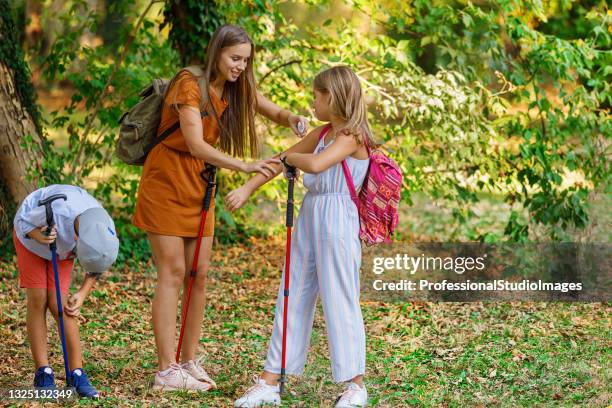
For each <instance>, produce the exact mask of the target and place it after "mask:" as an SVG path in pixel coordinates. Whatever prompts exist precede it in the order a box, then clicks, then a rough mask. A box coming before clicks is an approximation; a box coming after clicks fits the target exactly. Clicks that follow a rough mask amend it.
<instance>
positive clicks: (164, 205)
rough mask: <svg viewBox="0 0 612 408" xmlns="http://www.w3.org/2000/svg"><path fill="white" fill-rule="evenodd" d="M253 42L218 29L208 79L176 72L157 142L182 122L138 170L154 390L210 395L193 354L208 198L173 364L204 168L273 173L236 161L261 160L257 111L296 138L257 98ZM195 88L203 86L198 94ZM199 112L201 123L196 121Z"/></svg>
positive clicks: (266, 163)
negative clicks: (148, 264) (149, 277)
mask: <svg viewBox="0 0 612 408" xmlns="http://www.w3.org/2000/svg"><path fill="white" fill-rule="evenodd" d="M254 52H255V49H254V46H253V42H252V40H251V39H250V37H249V36H248V34H247V33H246V32H245V31H244V29H242V28H241V27H237V26H232V25H225V26H222V27H220V28H219V29H217V31H216V32H215V33H214V34H213V37H212V38H211V40H210V43H209V45H208V49H207V61H206V63H205V65H204V67H203V68H204V75H203V76H202V77H195V76H194V75H192V74H191V73H190V72H188V71H185V70H184V71H181V72H180V73H179V74H178V75H177V76H176V77H175V78H174V80H173V81H172V82H171V84H170V85H169V89H168V93H167V95H166V98H165V101H164V106H163V109H162V118H161V123H160V126H159V129H158V134H161V133H162V132H164V131H165V130H166V129H168V128H169V127H170V126H172V125H173V124H174V123H176V121H177V120H178V121H179V122H180V128H179V129H177V130H176V131H175V132H174V133H172V134H171V135H169V136H168V137H167V138H166V139H165V140H164V141H162V142H161V143H159V144H158V145H157V146H155V148H153V150H151V152H150V153H149V155H148V156H147V159H146V162H145V164H144V169H143V173H142V177H141V180H140V185H139V188H138V198H137V202H136V211H135V214H134V219H133V222H134V224H135V225H136V226H137V227H139V228H141V229H143V230H145V231H146V232H147V237H148V239H149V242H150V244H151V250H152V252H153V259H154V262H155V266H156V268H157V282H156V287H155V297H154V299H153V306H152V314H153V331H154V334H155V342H156V346H157V356H158V364H159V371H158V372H157V373H156V374H155V383H154V388H155V389H160V390H180V389H187V390H198V391H206V390H208V389H210V388H211V387H214V386H215V383H214V381H213V380H212V379H211V378H210V376H209V375H208V374H207V373H206V371H205V370H204V369H203V368H202V366H201V365H200V361H199V359H197V360H196V358H195V355H196V352H197V346H198V342H199V339H200V332H201V326H202V319H203V314H204V304H205V281H206V271H207V269H208V266H209V263H210V256H211V248H212V242H213V233H214V200H212V203H211V208H210V210H209V211H208V214H207V219H206V228H205V231H204V234H203V235H204V238H203V239H202V243H201V248H200V257H199V262H198V270H197V275H196V278H195V281H194V283H193V288H192V293H191V299H190V305H189V311H188V314H187V318H186V326H185V332H184V336H183V343H182V348H181V364H177V363H176V362H175V361H174V354H175V349H174V348H175V343H174V342H175V334H176V314H177V310H178V300H179V291H180V288H181V286H184V287H186V285H187V282H188V280H189V273H188V271H189V269H190V266H191V260H192V259H193V256H194V252H195V246H196V240H197V236H198V228H199V223H200V215H201V211H202V199H203V197H204V192H205V189H206V184H205V182H204V181H203V180H202V178H201V177H200V172H201V171H202V170H203V169H204V166H205V164H206V163H208V164H212V165H214V166H216V167H218V168H225V169H230V170H236V171H242V172H245V173H261V174H263V175H265V176H269V175H272V174H274V173H275V167H274V164H276V163H279V161H278V160H277V159H268V160H261V161H255V162H250V163H247V162H244V161H242V160H239V159H237V158H235V157H233V156H245V153H250V154H251V156H256V155H257V154H258V141H257V138H256V136H255V126H254V113H255V112H257V113H260V114H262V115H264V116H265V117H267V118H269V119H271V120H273V121H274V122H276V123H278V124H280V125H284V126H288V127H291V128H292V129H293V131H294V132H295V133H296V134H298V135H299V132H298V131H297V128H298V123H299V122H302V123H303V124H304V125H305V124H306V121H305V119H304V118H303V117H301V116H297V115H294V114H292V113H291V112H289V111H287V110H283V109H281V108H280V107H278V106H277V105H275V104H274V103H272V102H271V101H269V100H268V99H266V98H265V97H264V96H262V95H261V94H260V93H259V92H257V90H256V84H255V78H254V75H253V57H254ZM198 81H200V82H202V83H204V84H208V86H207V89H208V92H207V93H208V95H202V94H201V92H200V87H199V85H198ZM200 111H205V112H206V115H205V116H203V117H202V116H201V114H200Z"/></svg>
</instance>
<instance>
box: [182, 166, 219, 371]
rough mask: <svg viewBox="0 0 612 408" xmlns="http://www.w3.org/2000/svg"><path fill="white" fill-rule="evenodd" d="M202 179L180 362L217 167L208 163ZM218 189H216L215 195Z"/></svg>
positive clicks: (184, 313) (184, 307) (184, 314)
mask: <svg viewBox="0 0 612 408" xmlns="http://www.w3.org/2000/svg"><path fill="white" fill-rule="evenodd" d="M200 177H202V180H204V181H205V182H206V192H205V193H204V200H203V203H202V215H201V217H200V231H199V232H198V240H197V242H196V248H195V253H194V255H193V263H192V264H191V273H190V274H189V285H188V286H187V296H186V298H185V301H184V302H183V313H182V314H181V332H180V334H179V341H178V348H177V350H176V363H177V364H179V363H180V359H181V347H182V345H183V334H184V332H185V321H186V320H187V312H188V311H189V300H190V299H191V288H192V286H193V281H194V280H195V277H196V274H197V273H198V259H199V257H200V246H201V244H202V234H204V226H205V225H206V215H207V214H208V210H209V208H210V201H211V199H212V198H213V197H212V190H213V188H214V187H215V186H216V185H217V183H216V178H217V168H216V167H215V166H213V165H212V164H206V167H205V168H204V170H202V172H201V173H200ZM216 193H217V191H216V190H215V195H216Z"/></svg>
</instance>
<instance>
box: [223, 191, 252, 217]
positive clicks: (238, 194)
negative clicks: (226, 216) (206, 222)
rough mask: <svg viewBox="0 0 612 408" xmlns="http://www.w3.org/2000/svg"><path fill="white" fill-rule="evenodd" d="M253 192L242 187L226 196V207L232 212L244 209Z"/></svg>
mask: <svg viewBox="0 0 612 408" xmlns="http://www.w3.org/2000/svg"><path fill="white" fill-rule="evenodd" d="M250 196H251V191H250V189H249V188H247V187H245V186H240V187H238V188H237V189H235V190H232V191H230V192H229V193H227V195H226V196H225V206H226V207H227V209H228V210H229V211H230V212H234V211H236V210H237V209H239V208H242V206H244V205H245V204H246V202H247V201H248V200H249V197H250Z"/></svg>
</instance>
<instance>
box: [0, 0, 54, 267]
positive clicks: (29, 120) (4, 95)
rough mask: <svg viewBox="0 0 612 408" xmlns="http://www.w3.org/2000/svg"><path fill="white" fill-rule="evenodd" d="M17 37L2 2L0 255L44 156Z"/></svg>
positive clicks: (32, 185) (42, 141) (5, 2)
mask: <svg viewBox="0 0 612 408" xmlns="http://www.w3.org/2000/svg"><path fill="white" fill-rule="evenodd" d="M16 38H17V33H16V31H15V27H14V24H13V20H12V16H11V13H10V9H9V6H8V2H7V1H6V0H0V56H1V57H2V58H1V59H0V244H1V248H0V249H4V250H5V251H0V255H1V254H2V252H6V244H7V241H9V242H10V231H11V229H12V218H13V216H14V212H15V208H16V206H17V205H18V203H19V202H20V201H21V200H23V199H24V198H25V196H26V195H27V194H28V193H30V192H31V191H32V190H33V189H34V187H35V182H34V181H28V180H27V178H26V174H27V171H28V169H29V168H30V167H31V166H34V167H35V168H38V169H40V163H41V159H42V155H43V153H44V140H43V138H42V136H41V135H40V131H39V127H38V126H37V120H38V108H37V107H36V105H35V104H34V90H33V87H32V81H31V78H30V74H29V69H28V67H27V65H26V62H25V60H24V56H23V53H22V51H21V48H20V44H19V42H18V41H17V40H16ZM26 141H28V144H29V147H28V148H25V147H23V144H24V143H25V142H26Z"/></svg>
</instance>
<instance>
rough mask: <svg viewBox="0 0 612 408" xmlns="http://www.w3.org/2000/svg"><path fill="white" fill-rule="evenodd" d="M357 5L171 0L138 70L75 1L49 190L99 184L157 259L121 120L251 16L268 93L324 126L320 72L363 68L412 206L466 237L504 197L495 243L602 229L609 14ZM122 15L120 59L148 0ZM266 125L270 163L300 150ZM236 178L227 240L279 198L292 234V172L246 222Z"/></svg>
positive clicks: (59, 61)
mask: <svg viewBox="0 0 612 408" xmlns="http://www.w3.org/2000/svg"><path fill="white" fill-rule="evenodd" d="M347 4H348V3H347ZM351 4H352V7H353V11H352V12H350V13H348V12H345V11H340V12H334V11H333V10H331V7H335V6H334V5H331V4H330V3H329V2H328V1H316V0H315V1H307V2H298V3H295V4H286V3H282V2H271V1H255V2H216V3H213V2H195V1H194V2H180V3H178V2H168V3H166V5H165V7H163V9H162V10H161V12H162V14H163V17H152V15H154V14H155V13H153V12H151V13H147V15H145V16H144V20H143V23H142V25H140V26H139V28H138V30H137V31H135V35H134V37H133V43H132V44H131V45H130V48H129V50H128V52H127V54H126V57H125V60H122V61H121V60H118V59H117V52H115V51H111V50H109V48H108V47H104V46H91V45H87V44H81V42H80V41H79V39H80V38H81V37H82V36H83V35H84V34H86V33H87V32H96V30H97V27H98V25H99V24H100V19H101V18H102V16H100V15H99V14H96V12H95V11H94V10H88V9H87V8H86V3H85V2H84V1H82V0H75V1H71V2H69V3H68V6H67V8H66V9H65V10H64V11H63V12H62V14H61V15H60V16H59V17H58V18H60V20H61V21H62V23H63V26H64V33H63V35H62V36H60V37H58V39H57V41H56V42H55V43H54V44H53V47H52V49H51V52H50V54H49V56H48V58H47V59H46V60H45V61H38V64H41V68H42V70H43V72H44V73H45V79H46V81H48V82H49V83H55V82H58V81H60V80H67V81H70V83H71V84H73V86H74V87H75V93H74V95H73V96H72V99H71V102H70V103H69V104H68V106H66V107H65V109H62V110H59V111H56V112H51V113H50V115H49V119H48V122H47V124H46V125H47V128H48V129H49V130H50V131H52V132H54V133H56V134H60V135H63V136H64V138H66V139H67V140H68V144H67V146H65V145H52V146H51V147H52V153H50V154H45V158H46V159H45V161H44V166H45V169H44V171H43V174H42V177H39V181H40V183H41V184H43V183H48V182H66V183H81V184H82V183H85V184H86V186H87V185H90V186H94V194H95V195H96V197H97V198H99V199H100V200H101V201H102V202H103V203H104V205H105V206H107V207H110V208H111V210H112V211H113V214H114V215H115V217H116V218H117V219H118V220H119V221H118V229H119V231H120V232H121V233H122V235H124V236H125V237H129V240H130V243H129V245H125V246H124V247H123V248H125V250H124V249H122V250H124V251H125V252H124V253H122V255H121V257H122V258H121V259H122V260H125V261H127V260H128V259H134V260H138V259H146V257H148V254H149V253H148V248H147V247H146V244H143V242H142V241H140V240H141V238H142V234H141V232H139V231H138V230H136V229H135V228H134V227H133V226H131V214H132V213H133V210H134V203H135V197H136V192H137V187H138V181H139V171H140V169H139V168H134V167H130V166H125V165H123V164H122V163H120V162H119V161H117V160H116V159H115V158H114V157H113V150H114V144H115V138H116V129H117V120H118V119H119V116H120V115H121V113H122V112H123V111H125V110H126V109H127V108H128V107H129V106H131V105H133V104H134V103H135V102H136V100H137V96H136V95H137V93H138V91H139V90H140V89H141V88H142V87H144V86H145V85H146V84H147V83H149V82H150V81H151V79H153V78H155V77H170V76H171V75H172V74H173V73H174V72H175V71H176V69H178V68H179V67H180V65H185V64H187V63H190V62H192V61H194V60H199V59H200V58H201V56H202V52H203V50H204V49H205V47H206V45H207V44H208V41H209V39H210V36H211V35H212V32H213V31H214V30H215V29H216V28H217V27H218V26H219V25H220V24H222V23H234V24H239V25H241V26H243V27H244V28H245V29H246V30H247V32H248V33H249V34H250V35H251V37H252V38H253V40H254V42H255V44H256V60H255V69H256V76H257V78H258V81H259V88H260V91H261V92H262V93H263V94H264V95H266V96H267V97H268V98H270V99H271V100H273V101H274V102H275V103H277V104H278V105H280V106H282V107H284V108H287V109H290V110H291V111H293V112H298V113H302V114H306V115H307V116H311V119H312V123H311V124H312V125H316V123H315V122H314V117H313V112H312V108H311V103H312V95H311V82H312V79H313V78H314V76H315V75H316V73H317V72H319V71H320V70H322V69H325V68H327V67H330V66H333V65H337V64H346V65H349V66H351V67H353V69H354V70H355V72H356V73H357V74H358V75H359V77H360V79H361V80H362V84H363V86H364V88H365V91H366V94H367V97H368V100H369V101H370V109H369V120H370V123H371V125H372V129H373V131H374V134H375V136H376V137H377V138H378V139H379V141H380V142H382V143H383V147H384V149H385V150H386V151H387V152H389V154H390V155H391V156H392V157H393V158H394V159H395V160H396V161H397V162H398V163H399V164H400V165H401V167H402V170H403V171H404V174H405V179H404V182H405V183H404V187H405V188H404V191H403V195H402V199H403V205H411V204H412V200H413V195H414V194H415V192H424V193H425V194H427V195H428V196H429V197H430V198H431V199H433V200H436V201H437V202H439V203H442V204H443V205H444V206H445V207H446V208H447V209H448V210H449V213H450V214H452V219H453V224H454V225H452V226H449V227H450V228H451V229H452V230H454V231H457V230H459V229H463V228H459V227H460V226H465V225H466V224H467V223H469V222H470V220H472V219H474V218H476V217H478V215H477V213H476V212H475V211H474V208H475V206H476V205H477V204H478V203H479V202H480V200H481V197H482V196H483V194H482V193H484V195H487V194H495V195H499V196H501V197H503V199H504V200H505V201H506V202H507V203H508V204H510V205H511V206H512V209H511V211H509V212H508V214H509V216H507V218H506V219H505V224H506V226H505V228H504V229H503V231H497V230H495V231H494V230H491V231H484V232H482V230H481V232H480V233H478V234H476V233H474V234H472V233H470V234H469V239H470V240H480V241H486V242H491V241H494V240H497V239H507V240H512V241H520V242H524V241H527V240H532V239H553V240H562V239H565V238H566V230H568V229H571V228H583V227H584V226H585V225H586V224H587V223H588V222H589V211H588V200H589V194H590V192H593V191H600V190H602V189H604V188H605V186H606V185H609V181H610V172H609V166H608V165H607V159H608V157H609V152H608V151H609V136H610V135H611V134H612V129H611V125H610V112H609V107H610V102H611V101H612V95H611V92H610V83H612V81H611V78H610V75H611V73H612V70H611V69H610V66H612V64H611V62H612V61H611V58H612V54H611V52H610V44H611V42H612V41H611V36H610V31H609V28H608V27H609V26H610V24H611V18H612V17H611V13H610V11H608V10H607V8H606V7H605V5H604V4H599V3H593V4H588V3H583V2H581V3H578V4H573V5H572V4H569V3H565V2H550V3H546V5H545V6H543V5H542V3H541V2H531V1H521V2H514V1H512V2H511V1H509V0H505V1H501V2H485V3H482V4H481V3H478V4H477V5H476V4H472V3H467V4H466V3H463V2H433V3H432V2H428V1H424V0H414V1H411V2H408V3H407V2H396V1H387V2H375V1H364V0H359V1H354V2H351ZM118 7H119V6H118ZM120 8H121V10H123V11H124V15H125V17H124V21H126V22H129V23H126V24H125V26H122V27H121V29H120V30H118V31H117V33H116V36H117V38H118V40H117V43H118V44H120V45H121V46H120V48H119V53H120V52H121V51H122V49H123V47H125V46H126V44H128V43H129V38H130V35H131V33H133V30H134V25H135V24H136V21H137V17H138V16H139V15H140V14H141V13H142V12H143V6H142V5H138V4H137V5H132V4H128V3H121V7H120ZM364 22H365V23H366V24H369V27H368V28H365V29H364ZM570 22H571V24H570ZM568 25H571V27H572V28H571V29H570V30H568ZM166 30H168V38H166V37H165V34H164V32H165V31H166ZM34 60H35V59H34ZM179 61H182V64H180V63H179ZM113 73H114V74H113ZM111 75H114V76H113V77H112V80H110V87H109V88H108V89H107V91H105V88H106V85H107V83H109V79H110V78H111ZM258 132H259V134H260V135H262V136H265V137H263V139H264V142H265V146H264V149H263V151H264V155H265V156H269V155H272V154H273V153H277V152H279V151H281V150H283V149H285V148H287V147H289V146H290V145H291V144H292V143H294V142H295V141H296V139H295V138H294V137H293V135H292V133H291V131H290V130H288V129H286V128H281V127H279V126H277V125H276V124H274V123H271V122H269V121H267V120H262V119H261V118H258ZM219 177H220V183H221V191H220V194H219V196H218V197H217V204H218V205H217V208H216V211H217V218H218V220H219V224H218V228H217V230H216V231H217V237H218V238H219V239H220V240H221V241H222V242H236V241H241V242H243V241H244V240H245V239H247V237H249V236H252V235H258V234H261V233H263V232H266V230H267V231H270V226H268V227H266V226H261V225H260V224H259V225H258V220H260V219H262V217H261V216H260V214H259V213H258V211H261V208H263V206H262V204H263V202H264V201H273V202H276V212H275V213H277V214H278V218H277V219H278V223H273V225H276V224H278V225H281V224H282V211H280V210H281V209H282V203H283V202H284V200H285V198H284V197H285V190H286V185H285V181H284V180H283V179H282V178H281V177H279V178H277V179H276V180H274V181H272V182H270V183H268V184H266V185H265V186H264V187H262V188H261V189H260V190H259V192H258V195H257V197H255V198H254V199H253V200H251V202H250V203H249V204H248V205H247V206H246V207H245V208H244V209H243V210H241V211H240V212H238V213H236V214H230V213H229V212H227V210H225V209H224V208H223V202H222V197H223V195H224V194H225V193H227V192H228V191H230V190H231V189H232V188H234V187H236V186H238V185H240V184H241V183H243V182H244V181H245V180H246V179H247V177H248V176H246V175H243V174H231V173H228V172H221V174H220V176H219ZM88 183H89V184H88ZM299 191H301V189H298V192H299ZM262 227H263V229H262ZM535 227H544V229H545V234H546V235H544V236H538V235H537V234H536V233H535V232H534V230H535V229H536V228H535ZM501 234H503V237H502V236H501ZM125 237H124V242H125ZM132 240H133V241H132Z"/></svg>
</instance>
